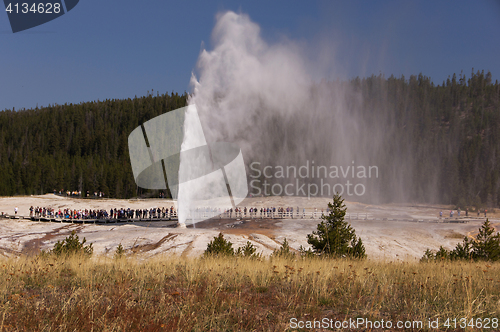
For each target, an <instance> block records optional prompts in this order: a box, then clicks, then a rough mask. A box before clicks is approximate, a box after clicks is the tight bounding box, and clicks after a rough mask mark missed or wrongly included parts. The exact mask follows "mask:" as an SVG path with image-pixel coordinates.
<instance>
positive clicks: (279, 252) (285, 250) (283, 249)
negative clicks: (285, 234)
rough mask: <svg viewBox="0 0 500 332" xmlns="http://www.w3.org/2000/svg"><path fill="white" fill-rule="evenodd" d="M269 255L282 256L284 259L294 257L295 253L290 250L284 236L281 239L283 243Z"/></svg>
mask: <svg viewBox="0 0 500 332" xmlns="http://www.w3.org/2000/svg"><path fill="white" fill-rule="evenodd" d="M271 257H273V258H284V259H294V258H295V253H294V252H292V251H291V250H290V245H289V244H288V241H287V240H286V238H285V239H284V240H283V243H282V244H281V246H280V248H279V249H274V251H273V253H272V254H271Z"/></svg>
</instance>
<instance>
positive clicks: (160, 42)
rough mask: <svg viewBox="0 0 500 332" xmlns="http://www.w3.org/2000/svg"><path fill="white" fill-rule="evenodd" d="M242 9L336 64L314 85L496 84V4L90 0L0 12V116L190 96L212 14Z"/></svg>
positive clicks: (484, 0)
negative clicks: (30, 14) (33, 12)
mask: <svg viewBox="0 0 500 332" xmlns="http://www.w3.org/2000/svg"><path fill="white" fill-rule="evenodd" d="M226 10H233V11H236V12H242V13H246V14H248V15H249V16H250V18H251V19H252V20H253V21H254V22H256V23H257V24H259V25H260V26H261V29H262V30H261V32H262V36H263V37H264V39H265V40H267V41H268V42H270V43H272V42H276V41H278V40H282V39H283V38H287V39H289V40H293V41H296V42H297V43H301V44H303V45H305V46H306V47H307V48H308V49H309V50H310V52H309V53H310V54H309V56H310V58H311V61H312V62H313V63H314V61H318V62H320V61H328V59H325V57H326V58H328V57H329V56H331V57H332V58H333V57H334V58H335V63H336V67H335V68H334V70H330V71H327V72H321V73H315V78H318V79H320V78H322V77H324V78H326V79H336V78H340V79H345V78H350V77H355V76H358V75H359V76H369V75H371V74H379V73H383V74H384V75H385V76H386V77H387V76H390V75H391V74H394V75H395V76H398V77H399V76H401V75H402V74H403V75H405V77H409V75H411V74H418V73H420V72H421V73H423V74H424V75H426V76H430V77H431V78H432V79H433V81H434V82H435V84H441V83H442V82H443V80H445V79H446V78H447V77H448V75H452V74H453V73H457V74H458V73H460V71H461V70H463V71H464V73H465V74H466V76H467V77H470V73H471V70H472V68H474V69H475V71H476V70H483V69H484V70H485V71H488V70H489V71H491V73H492V74H493V80H496V79H500V35H499V33H500V1H497V0H479V1H430V0H429V1H414V2H410V1H389V0H388V1H347V0H345V1H331V0H330V1H294V0H287V1H256V0H246V1H165V0H161V1H160V0H149V1H131V0H120V1H102V0H100V1H98V0H81V1H80V3H79V4H78V5H77V6H76V7H75V8H74V9H73V10H72V11H70V12H69V13H67V14H66V15H63V16H62V17H60V18H58V19H56V20H54V21H51V22H49V23H46V24H44V25H41V26H38V27H35V28H33V29H30V30H26V31H24V32H19V33H16V34H13V33H12V31H11V29H10V26H9V22H8V18H7V13H5V12H3V13H0V45H1V46H0V47H1V55H0V59H1V62H0V110H4V109H12V108H13V107H15V108H16V109H21V108H32V107H35V106H36V105H37V104H38V106H46V105H48V104H64V103H80V102H84V101H92V100H97V99H100V100H104V99H114V98H128V97H130V98H133V97H134V96H135V95H137V96H142V95H145V94H146V93H147V91H148V90H149V91H150V90H151V89H154V90H155V94H156V91H159V92H160V93H164V92H167V91H168V92H171V91H175V92H179V93H183V92H184V91H189V90H190V87H189V78H190V75H191V72H192V71H193V70H195V65H196V60H197V57H198V54H199V52H200V49H201V48H202V43H204V47H205V48H207V49H211V44H210V34H211V30H212V28H213V26H214V22H215V15H216V14H217V13H218V12H220V11H226Z"/></svg>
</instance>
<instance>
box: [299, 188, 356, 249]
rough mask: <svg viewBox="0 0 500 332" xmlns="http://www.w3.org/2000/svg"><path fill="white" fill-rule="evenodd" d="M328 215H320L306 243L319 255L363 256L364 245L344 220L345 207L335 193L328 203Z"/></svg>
mask: <svg viewBox="0 0 500 332" xmlns="http://www.w3.org/2000/svg"><path fill="white" fill-rule="evenodd" d="M328 208H329V210H330V214H329V215H323V216H321V219H323V221H322V222H321V223H320V224H319V225H318V227H317V230H316V231H314V232H313V233H312V234H308V235H307V243H309V244H310V245H311V246H312V251H313V252H314V253H315V254H316V255H319V256H332V257H350V258H365V257H366V254H365V247H364V245H363V242H362V241H361V239H358V238H357V237H356V233H355V231H354V229H353V228H352V227H351V225H349V223H348V222H347V221H345V220H344V217H345V214H346V211H347V208H346V206H345V204H344V200H343V199H342V197H341V196H340V195H339V194H338V193H337V194H335V195H334V196H333V203H328Z"/></svg>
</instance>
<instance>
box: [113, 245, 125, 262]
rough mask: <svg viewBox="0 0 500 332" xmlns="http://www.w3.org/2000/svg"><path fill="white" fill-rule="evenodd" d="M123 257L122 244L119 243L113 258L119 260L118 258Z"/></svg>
mask: <svg viewBox="0 0 500 332" xmlns="http://www.w3.org/2000/svg"><path fill="white" fill-rule="evenodd" d="M124 255H125V249H123V246H122V244H121V243H120V244H119V245H118V247H116V251H115V255H114V258H115V259H120V258H122V257H123V256H124Z"/></svg>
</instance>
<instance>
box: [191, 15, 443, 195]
mask: <svg viewBox="0 0 500 332" xmlns="http://www.w3.org/2000/svg"><path fill="white" fill-rule="evenodd" d="M212 42H213V43H212V44H213V45H214V46H213V49H212V50H203V51H202V52H201V53H200V55H199V59H198V63H197V74H196V75H195V74H193V76H192V78H191V85H192V87H193V92H192V95H191V97H190V99H189V103H190V104H196V107H197V109H198V112H199V115H200V119H201V123H202V126H203V131H204V134H205V137H206V140H207V142H208V143H212V142H217V141H228V142H234V143H237V144H238V145H239V146H240V147H241V148H242V151H243V156H244V159H245V165H246V167H247V175H248V180H249V185H251V187H250V188H249V192H250V193H251V194H257V193H259V192H257V190H256V187H260V188H261V189H262V186H263V183H264V182H263V181H265V180H268V181H269V182H270V183H280V184H281V185H282V186H285V185H286V184H293V186H289V187H288V189H289V190H288V193H290V192H293V194H294V195H303V194H302V192H301V191H297V189H298V188H297V187H300V186H301V185H303V184H305V185H306V187H307V185H309V184H316V185H317V188H318V189H319V190H318V192H317V195H316V196H320V195H321V194H323V196H328V195H332V194H333V185H335V184H341V185H342V186H343V188H344V193H343V195H344V197H345V198H347V199H348V200H358V201H365V202H373V203H379V202H388V201H395V200H398V201H405V200H409V199H410V198H411V197H412V195H411V194H410V192H411V191H412V190H413V188H412V185H411V183H415V178H414V174H413V165H414V156H412V154H411V153H410V152H409V151H410V147H411V145H412V142H411V140H403V141H401V140H399V141H395V137H396V136H395V133H396V132H398V133H400V132H401V131H404V128H402V127H401V123H400V122H401V121H399V120H397V119H395V117H394V112H392V111H391V108H393V106H392V105H391V104H390V103H388V102H387V100H386V98H385V99H384V95H386V91H378V93H379V94H380V97H379V98H376V100H377V102H376V103H370V104H367V102H366V100H365V99H364V97H363V91H362V88H361V85H360V84H359V80H352V81H349V82H341V81H338V80H335V78H333V80H332V78H325V79H323V80H320V81H318V80H317V78H313V77H312V75H311V74H310V72H311V68H315V63H314V62H312V61H310V60H308V58H307V57H306V56H305V55H304V54H306V52H305V50H304V49H303V46H301V45H300V44H299V43H295V42H294V41H291V40H285V41H282V42H274V43H269V42H266V41H265V40H264V39H263V38H262V37H261V34H260V27H259V26H258V25H257V24H256V23H254V22H252V21H251V19H250V18H249V17H248V16H247V15H244V14H236V13H234V12H226V13H222V14H219V15H218V16H217V20H216V24H215V27H214V29H213V32H212ZM309 51H310V50H309ZM321 65H322V66H324V64H323V63H322V64H321ZM343 65H345V64H339V63H335V62H334V61H333V58H332V61H331V63H329V64H328V66H330V67H331V68H334V67H335V66H343ZM326 72H333V71H330V70H327V71H326ZM398 137H400V136H398ZM305 165H307V167H308V168H309V170H310V172H309V173H308V174H307V175H308V176H307V177H303V176H299V175H298V174H296V173H294V172H293V168H294V167H295V170H298V169H299V167H301V166H305ZM266 166H268V168H267V173H263V172H262V170H263V168H264V167H266ZM311 166H323V167H324V168H326V169H327V174H328V175H327V176H326V177H325V176H323V174H325V172H324V168H321V171H320V172H318V173H315V170H314V168H312V169H311ZM370 166H371V167H376V168H377V176H376V177H375V176H374V174H375V173H374V172H373V174H372V176H371V177H369V176H368V173H367V172H368V168H369V167H370ZM287 167H288V170H289V171H290V172H288V174H287V173H286V172H285V173H284V174H280V173H279V171H280V169H282V170H284V171H286V170H287ZM335 167H337V170H338V173H337V175H338V177H335V176H333V177H332V176H331V175H332V174H333V175H335V174H334V173H332V171H334V170H335ZM348 167H353V168H354V169H352V168H348ZM340 168H342V171H343V172H341V171H340ZM363 168H364V169H365V172H366V173H365V175H364V176H363V173H362V172H361V171H362V170H363ZM255 169H259V170H261V172H260V174H259V172H258V171H256V170H255ZM346 170H347V172H345V171H346ZM353 170H355V172H351V171H353ZM277 172H278V173H277ZM265 174H272V175H273V177H272V178H266V176H265ZM303 174H305V173H303ZM318 174H319V176H318ZM275 175H278V176H275ZM280 175H283V176H280ZM343 175H345V176H343ZM359 175H361V176H359ZM428 175H429V176H430V177H433V176H435V177H436V178H437V177H438V174H435V175H433V174H428ZM252 181H253V182H252ZM347 181H350V183H351V184H353V185H354V184H362V185H363V187H364V189H365V190H364V192H363V195H354V194H353V195H347V192H346V191H345V189H346V186H345V185H346V182H347ZM417 182H418V180H417ZM434 182H435V181H434ZM325 183H328V184H329V186H330V192H328V193H327V190H326V189H327V187H326V185H325ZM431 183H432V181H431ZM322 188H323V189H324V190H323V192H321V189H322ZM339 189H340V187H338V186H337V187H336V191H339ZM426 190H427V191H428V194H429V197H432V195H434V194H433V192H434V191H433V190H432V188H430V187H429V188H427V189H426ZM351 192H352V187H351ZM358 192H359V191H358ZM260 193H261V194H263V193H264V192H262V191H261V192H260ZM267 194H269V195H270V194H273V193H272V192H271V191H270V189H268V190H267ZM274 194H276V192H275V193H274ZM282 195H286V194H285V193H282Z"/></svg>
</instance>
